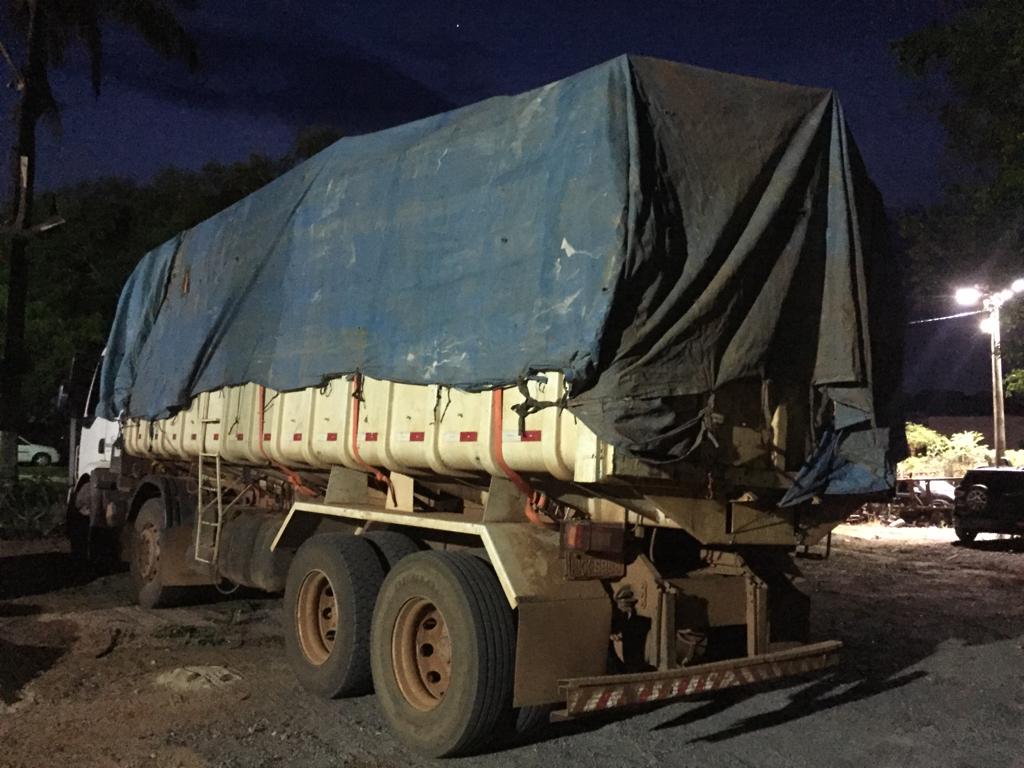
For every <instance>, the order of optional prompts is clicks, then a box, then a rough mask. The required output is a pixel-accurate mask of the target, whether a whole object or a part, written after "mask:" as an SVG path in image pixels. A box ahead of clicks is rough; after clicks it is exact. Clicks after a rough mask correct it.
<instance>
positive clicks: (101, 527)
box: [66, 357, 120, 560]
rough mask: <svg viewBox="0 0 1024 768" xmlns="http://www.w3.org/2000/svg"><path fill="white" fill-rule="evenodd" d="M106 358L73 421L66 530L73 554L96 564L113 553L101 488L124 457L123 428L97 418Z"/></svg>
mask: <svg viewBox="0 0 1024 768" xmlns="http://www.w3.org/2000/svg"><path fill="white" fill-rule="evenodd" d="M100 366H102V357H101V359H100V362H99V363H98V364H97V366H96V369H95V370H94V372H93V376H92V381H91V384H90V386H89V392H88V395H87V397H86V399H85V404H84V406H83V407H82V408H81V410H80V411H79V412H80V414H81V415H80V416H79V415H76V416H73V417H72V418H71V423H70V433H71V434H70V440H69V443H68V445H69V446H70V449H69V450H70V457H69V461H68V483H69V488H68V497H67V510H66V528H67V534H68V539H69V540H70V542H71V550H72V553H73V554H75V555H77V556H80V557H82V558H83V559H89V560H94V559H97V558H100V557H104V556H107V555H109V554H110V552H111V540H112V539H114V538H115V537H114V536H112V534H111V532H112V530H113V526H112V525H111V524H110V521H108V520H107V519H106V518H107V515H106V510H105V509H104V505H103V504H102V494H101V493H100V490H99V486H100V485H102V484H103V482H104V480H103V476H104V475H107V476H109V475H110V468H111V464H112V462H113V461H114V458H115V457H117V456H118V455H119V454H120V448H119V446H118V436H119V435H120V425H119V424H118V423H117V422H116V421H113V420H111V419H104V418H100V417H98V416H96V395H97V390H98V380H99V371H100Z"/></svg>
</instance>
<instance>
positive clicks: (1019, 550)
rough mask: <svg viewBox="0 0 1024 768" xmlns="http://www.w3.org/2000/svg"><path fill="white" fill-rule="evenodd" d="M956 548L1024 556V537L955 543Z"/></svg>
mask: <svg viewBox="0 0 1024 768" xmlns="http://www.w3.org/2000/svg"><path fill="white" fill-rule="evenodd" d="M953 546H954V547H960V548H963V549H974V550H977V551H979V552H1013V553H1015V554H1024V536H1015V537H1013V538H1012V539H983V540H981V541H971V542H963V541H954V542H953Z"/></svg>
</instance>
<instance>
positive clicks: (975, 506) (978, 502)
mask: <svg viewBox="0 0 1024 768" xmlns="http://www.w3.org/2000/svg"><path fill="white" fill-rule="evenodd" d="M987 504H988V494H987V493H985V491H983V490H982V489H981V488H972V489H971V490H969V491H968V492H967V507H968V509H970V510H971V511H972V512H981V511H983V510H984V509H985V506H986V505H987Z"/></svg>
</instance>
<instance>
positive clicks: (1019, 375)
mask: <svg viewBox="0 0 1024 768" xmlns="http://www.w3.org/2000/svg"><path fill="white" fill-rule="evenodd" d="M1003 386H1004V387H1005V389H1006V394H1007V396H1008V397H1019V398H1024V368H1017V369H1015V370H1013V371H1010V375H1009V376H1007V377H1006V380H1005V381H1004V382H1003Z"/></svg>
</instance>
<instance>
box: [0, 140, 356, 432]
mask: <svg viewBox="0 0 1024 768" xmlns="http://www.w3.org/2000/svg"><path fill="white" fill-rule="evenodd" d="M339 135H340V134H339V133H338V132H336V131H334V130H333V129H331V128H327V127H320V126H317V127H312V128H307V129H304V130H302V131H300V132H299V134H298V136H297V138H296V142H295V149H294V150H293V151H292V152H291V153H289V154H288V155H286V156H284V157H278V158H270V157H265V156H262V155H252V156H251V157H250V158H249V159H247V160H244V161H241V162H237V163H231V164H227V165H224V164H219V163H210V164H208V165H206V166H205V167H203V168H202V169H201V170H198V171H186V170H179V169H174V168H170V169H167V170H165V171H163V172H162V173H160V174H158V175H157V176H156V177H155V178H154V179H153V180H152V181H150V182H148V183H143V184H140V183H136V182H133V181H130V180H128V179H119V178H104V179H97V180H95V181H89V182H83V183H81V184H76V185H74V186H71V187H67V188H64V189H59V190H56V191H55V192H52V193H47V194H44V195H43V196H42V199H41V200H40V202H41V204H42V206H44V207H46V208H47V209H48V210H49V209H55V210H56V211H58V212H59V214H60V216H61V217H63V218H64V219H65V220H66V222H67V223H66V224H64V225H63V226H62V227H60V228H58V229H55V230H53V232H51V233H49V234H48V235H47V237H45V238H39V239H38V240H36V241H35V242H33V243H32V245H31V260H30V264H29V274H28V286H29V288H28V293H27V303H26V327H25V331H26V333H25V340H26V343H25V362H24V365H25V369H24V374H25V375H24V380H25V382H26V383H27V386H25V387H24V392H23V408H22V412H21V420H20V423H19V427H20V428H21V429H22V430H23V431H24V432H25V433H26V434H27V435H29V436H30V437H33V438H35V439H39V440H43V439H46V440H49V441H51V442H52V441H56V440H58V439H59V438H60V437H61V436H62V434H63V432H64V430H65V424H64V419H63V417H62V416H61V415H59V414H57V413H56V411H55V409H54V399H55V396H56V394H57V390H58V387H59V386H60V384H61V383H64V382H66V381H67V380H68V378H69V374H70V373H71V364H72V361H74V364H75V367H76V371H75V376H74V378H75V380H76V383H78V384H79V385H80V384H82V383H83V381H84V382H86V383H87V382H88V378H89V375H90V374H91V371H92V367H93V366H94V365H95V364H96V361H97V360H98V358H99V353H100V352H101V350H102V349H103V345H104V344H105V342H106V338H107V332H108V331H109V329H110V324H111V322H112V320H113V315H114V310H115V308H116V305H117V299H118V296H119V294H120V291H121V287H122V286H123V285H124V281H125V280H126V279H127V277H128V275H129V274H130V273H131V271H132V269H134V268H135V265H136V264H137V263H138V261H139V259H140V258H141V257H142V255H143V254H145V253H146V252H147V251H149V250H151V249H152V248H154V247H156V246H157V245H160V244H161V243H163V242H165V241H166V240H168V239H169V238H171V237H172V236H173V235H174V234H176V233H177V232H180V231H182V230H183V229H187V228H189V227H192V226H194V225H195V224H198V223H199V222H200V221H203V220H204V219H207V218H209V217H210V216H212V215H213V214H215V213H217V212H218V211H221V210H223V209H224V208H226V207H228V206H229V205H231V204H233V203H235V202H237V201H238V200H240V199H241V198H243V197H245V196H246V195H248V194H249V193H251V192H254V191H255V190H257V189H259V188H260V187H262V186H264V185H265V184H267V183H268V182H270V181H272V180H273V179H275V178H276V177H277V176H279V175H280V174H282V173H284V172H285V171H286V170H288V169H289V168H291V167H293V166H294V165H295V164H296V163H297V162H300V161H301V160H303V159H305V158H306V157H309V156H311V155H312V154H314V153H315V152H317V151H319V150H320V149H322V148H323V147H325V146H327V145H328V144H329V143H331V142H332V141H334V140H336V139H337V138H339ZM6 277H7V276H6V271H2V272H0V285H2V284H3V283H5V282H6ZM0 328H2V321H0Z"/></svg>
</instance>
